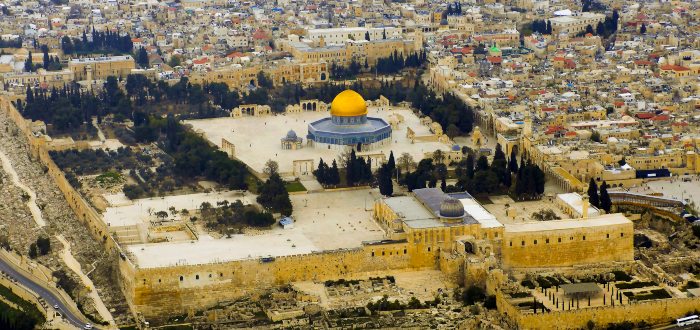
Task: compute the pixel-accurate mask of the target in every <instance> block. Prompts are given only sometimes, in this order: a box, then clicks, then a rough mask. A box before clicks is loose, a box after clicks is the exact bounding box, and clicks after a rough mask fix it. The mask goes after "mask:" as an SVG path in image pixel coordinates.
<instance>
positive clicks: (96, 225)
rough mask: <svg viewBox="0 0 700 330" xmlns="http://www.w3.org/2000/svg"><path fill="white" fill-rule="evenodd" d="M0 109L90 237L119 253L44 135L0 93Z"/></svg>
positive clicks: (118, 248) (100, 219)
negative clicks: (33, 128)
mask: <svg viewBox="0 0 700 330" xmlns="http://www.w3.org/2000/svg"><path fill="white" fill-rule="evenodd" d="M0 111H3V112H5V113H6V114H7V116H8V117H9V118H10V119H11V120H12V121H13V122H14V123H15V125H17V127H18V128H19V130H20V131H21V132H22V134H23V135H24V137H25V138H26V139H27V143H28V146H29V149H30V150H31V153H32V157H36V158H38V159H39V161H40V162H41V163H42V164H43V165H44V166H46V168H47V173H48V174H49V175H50V176H51V178H52V179H53V180H54V182H55V183H56V186H57V187H58V189H59V190H60V191H61V193H63V196H64V197H65V198H66V201H67V202H68V205H69V206H70V208H71V209H72V210H73V212H74V213H75V215H76V216H77V217H78V219H79V220H80V221H81V222H82V223H83V224H84V225H85V227H86V228H87V229H88V232H89V233H90V235H92V237H93V238H94V239H95V240H97V241H98V242H102V243H103V244H104V246H105V249H106V250H108V251H115V252H117V253H118V254H119V255H123V252H122V250H121V247H120V246H119V244H118V243H117V241H116V240H115V239H114V238H113V237H112V236H111V235H110V234H109V230H108V228H107V225H106V224H105V222H104V221H102V217H101V216H100V214H99V213H97V211H95V209H94V208H93V207H92V206H90V204H89V203H88V202H87V201H86V200H85V199H84V198H83V196H82V195H81V194H80V193H79V192H78V191H77V190H75V189H74V188H73V186H71V185H70V183H69V182H68V180H67V179H66V177H65V176H64V174H63V171H61V169H60V168H59V167H58V165H56V163H54V161H53V159H51V156H50V155H49V150H50V147H49V146H48V143H47V142H48V139H47V136H45V135H40V136H38V137H37V136H34V134H33V133H32V130H31V121H29V120H25V119H24V118H23V117H22V115H21V114H20V113H19V112H18V111H17V109H16V108H15V107H14V105H12V103H11V102H10V100H9V99H7V98H6V97H5V96H0ZM124 261H125V262H127V263H130V261H129V260H128V259H126V258H125V260H124ZM131 267H133V265H131ZM127 301H128V298H127ZM132 311H133V308H132Z"/></svg>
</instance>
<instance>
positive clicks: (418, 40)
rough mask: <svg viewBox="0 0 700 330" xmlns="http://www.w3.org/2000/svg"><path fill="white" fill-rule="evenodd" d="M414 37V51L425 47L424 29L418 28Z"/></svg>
mask: <svg viewBox="0 0 700 330" xmlns="http://www.w3.org/2000/svg"><path fill="white" fill-rule="evenodd" d="M414 35H415V36H414V37H413V51H415V52H420V51H421V50H422V49H423V31H421V30H416V32H415V33H414Z"/></svg>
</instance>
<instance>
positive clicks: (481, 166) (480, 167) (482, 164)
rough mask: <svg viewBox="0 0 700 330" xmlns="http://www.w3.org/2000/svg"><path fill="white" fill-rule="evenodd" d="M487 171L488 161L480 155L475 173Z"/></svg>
mask: <svg viewBox="0 0 700 330" xmlns="http://www.w3.org/2000/svg"><path fill="white" fill-rule="evenodd" d="M488 170H489V160H488V159H487V158H486V156H484V155H481V156H479V159H477V161H476V171H477V172H479V171H488Z"/></svg>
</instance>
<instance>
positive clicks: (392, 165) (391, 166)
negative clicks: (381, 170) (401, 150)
mask: <svg viewBox="0 0 700 330" xmlns="http://www.w3.org/2000/svg"><path fill="white" fill-rule="evenodd" d="M387 165H389V169H390V170H391V171H392V172H393V171H394V170H395V169H396V160H394V152H393V151H390V152H389V161H387Z"/></svg>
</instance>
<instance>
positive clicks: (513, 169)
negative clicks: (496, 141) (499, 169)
mask: <svg viewBox="0 0 700 330" xmlns="http://www.w3.org/2000/svg"><path fill="white" fill-rule="evenodd" d="M516 157H517V155H516V154H515V148H513V150H511V151H510V161H509V162H508V170H509V171H510V173H517V172H518V160H517V158H516Z"/></svg>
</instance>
